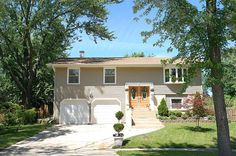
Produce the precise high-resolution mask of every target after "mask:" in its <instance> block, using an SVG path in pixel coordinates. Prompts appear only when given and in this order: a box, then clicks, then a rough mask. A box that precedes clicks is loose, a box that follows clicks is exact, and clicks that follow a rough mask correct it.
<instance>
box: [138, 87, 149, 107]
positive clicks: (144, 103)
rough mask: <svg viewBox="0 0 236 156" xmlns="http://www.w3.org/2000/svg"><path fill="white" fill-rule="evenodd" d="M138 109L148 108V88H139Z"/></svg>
mask: <svg viewBox="0 0 236 156" xmlns="http://www.w3.org/2000/svg"><path fill="white" fill-rule="evenodd" d="M139 90H140V92H139V93H140V95H139V98H140V100H139V101H140V107H148V106H149V87H147V86H141V87H140V89H139Z"/></svg>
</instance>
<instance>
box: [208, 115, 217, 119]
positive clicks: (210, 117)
mask: <svg viewBox="0 0 236 156" xmlns="http://www.w3.org/2000/svg"><path fill="white" fill-rule="evenodd" d="M207 118H208V120H215V116H213V115H208V116H207Z"/></svg>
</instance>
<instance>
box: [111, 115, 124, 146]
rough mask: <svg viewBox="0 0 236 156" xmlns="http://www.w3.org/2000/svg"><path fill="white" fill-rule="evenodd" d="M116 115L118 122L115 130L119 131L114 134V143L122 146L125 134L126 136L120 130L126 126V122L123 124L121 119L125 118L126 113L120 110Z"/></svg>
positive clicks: (114, 126)
mask: <svg viewBox="0 0 236 156" xmlns="http://www.w3.org/2000/svg"><path fill="white" fill-rule="evenodd" d="M115 116H116V118H117V120H118V123H116V124H114V125H113V128H114V130H115V131H116V132H117V133H115V134H113V136H114V144H115V147H120V146H122V144H123V136H124V134H123V133H120V132H121V131H122V130H123V129H124V127H125V126H124V124H122V123H121V121H120V120H121V119H122V118H123V116H124V114H123V112H121V111H118V112H116V114H115Z"/></svg>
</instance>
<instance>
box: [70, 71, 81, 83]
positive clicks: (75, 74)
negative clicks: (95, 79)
mask: <svg viewBox="0 0 236 156" xmlns="http://www.w3.org/2000/svg"><path fill="white" fill-rule="evenodd" d="M67 82H68V84H79V83H80V69H68V70H67Z"/></svg>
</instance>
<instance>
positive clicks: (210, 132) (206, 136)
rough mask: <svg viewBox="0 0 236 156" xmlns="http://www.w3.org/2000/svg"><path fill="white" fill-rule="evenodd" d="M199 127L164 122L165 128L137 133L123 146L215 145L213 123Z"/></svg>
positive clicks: (234, 132) (234, 129)
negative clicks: (146, 132) (141, 133)
mask: <svg viewBox="0 0 236 156" xmlns="http://www.w3.org/2000/svg"><path fill="white" fill-rule="evenodd" d="M200 125H201V126H202V128H201V129H195V123H166V124H165V128H163V129H161V130H158V131H155V132H151V133H148V134H143V135H138V136H134V137H131V138H128V139H126V140H124V146H123V148H151V147H160V148H165V147H175V148H190V147H193V148H212V147H216V142H217V140H216V126H215V123H200ZM230 133H231V134H230V135H231V136H233V137H231V142H232V147H233V148H234V149H236V137H235V136H236V124H235V123H231V124H230Z"/></svg>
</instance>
